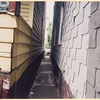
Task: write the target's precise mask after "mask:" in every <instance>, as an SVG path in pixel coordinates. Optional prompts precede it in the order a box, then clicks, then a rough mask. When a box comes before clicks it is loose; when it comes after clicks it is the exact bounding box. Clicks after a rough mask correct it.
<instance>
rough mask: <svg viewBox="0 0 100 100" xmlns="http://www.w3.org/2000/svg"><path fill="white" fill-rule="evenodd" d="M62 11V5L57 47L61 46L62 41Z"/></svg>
mask: <svg viewBox="0 0 100 100" xmlns="http://www.w3.org/2000/svg"><path fill="white" fill-rule="evenodd" d="M63 11H64V8H63V5H61V12H60V27H59V38H58V45H61V44H62V41H61V38H62V37H61V34H62V33H61V31H62V23H63Z"/></svg>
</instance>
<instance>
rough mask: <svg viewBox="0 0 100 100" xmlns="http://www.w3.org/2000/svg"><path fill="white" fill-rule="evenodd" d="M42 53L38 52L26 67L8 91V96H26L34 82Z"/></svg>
mask: <svg viewBox="0 0 100 100" xmlns="http://www.w3.org/2000/svg"><path fill="white" fill-rule="evenodd" d="M42 58H43V53H42V54H40V55H39V56H38V57H37V58H36V59H35V60H34V61H33V62H32V63H31V65H29V67H27V69H26V70H25V72H24V73H23V74H22V76H21V77H20V79H19V80H18V82H17V83H16V84H14V85H13V86H12V88H11V89H10V90H9V92H8V98H27V96H28V93H29V90H30V88H31V86H32V84H33V82H34V79H35V76H36V72H37V70H38V68H39V66H40V63H41V60H42Z"/></svg>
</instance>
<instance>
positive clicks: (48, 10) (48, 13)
mask: <svg viewBox="0 0 100 100" xmlns="http://www.w3.org/2000/svg"><path fill="white" fill-rule="evenodd" d="M53 6H54V1H46V17H48V18H49V19H50V22H52V21H53V9H54V8H53Z"/></svg>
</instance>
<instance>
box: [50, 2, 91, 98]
mask: <svg viewBox="0 0 100 100" xmlns="http://www.w3.org/2000/svg"><path fill="white" fill-rule="evenodd" d="M63 8H64V12H63V27H62V42H61V44H59V43H58V39H59V26H60V12H61V2H55V11H54V12H55V13H54V22H53V37H52V52H51V54H52V59H54V60H55V62H56V63H57V66H58V69H59V70H60V71H61V72H59V74H58V76H59V77H58V78H60V79H59V80H60V81H59V82H58V86H59V88H60V89H59V93H60V95H61V97H62V98H85V93H86V77H87V67H88V62H87V59H88V58H87V57H88V48H89V46H88V43H89V20H90V13H91V2H64V3H63ZM54 42H55V43H54ZM54 67H55V65H54ZM65 83H66V84H65ZM59 84H60V85H59Z"/></svg>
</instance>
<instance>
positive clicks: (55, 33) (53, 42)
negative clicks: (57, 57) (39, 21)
mask: <svg viewBox="0 0 100 100" xmlns="http://www.w3.org/2000/svg"><path fill="white" fill-rule="evenodd" d="M55 41H56V28H55V30H54V42H53V46H55Z"/></svg>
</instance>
